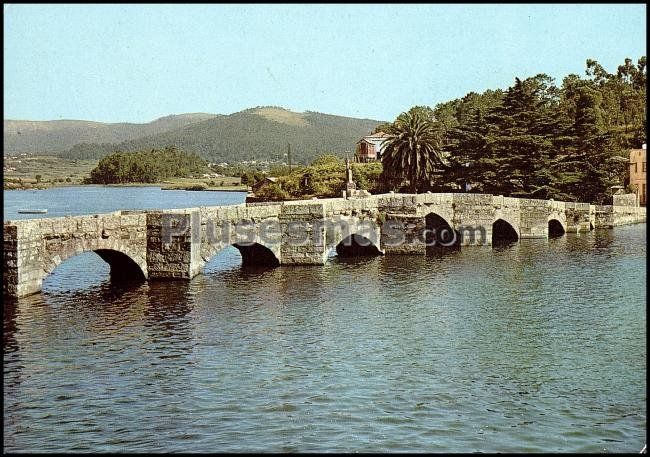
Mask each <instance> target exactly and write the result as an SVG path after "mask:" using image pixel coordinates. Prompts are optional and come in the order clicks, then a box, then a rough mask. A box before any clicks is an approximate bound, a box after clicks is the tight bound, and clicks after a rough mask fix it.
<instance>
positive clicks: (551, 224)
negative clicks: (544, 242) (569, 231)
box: [548, 219, 566, 238]
mask: <svg viewBox="0 0 650 457" xmlns="http://www.w3.org/2000/svg"><path fill="white" fill-rule="evenodd" d="M565 233H566V227H565V226H564V224H562V222H561V221H559V220H558V219H549V220H548V237H549V238H557V237H560V236H562V235H564V234H565Z"/></svg>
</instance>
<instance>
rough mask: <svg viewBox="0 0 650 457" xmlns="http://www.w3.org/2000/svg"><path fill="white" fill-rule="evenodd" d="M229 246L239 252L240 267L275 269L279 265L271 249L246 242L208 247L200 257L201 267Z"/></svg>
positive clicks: (275, 254) (276, 255)
mask: <svg viewBox="0 0 650 457" xmlns="http://www.w3.org/2000/svg"><path fill="white" fill-rule="evenodd" d="M229 246H232V247H234V248H236V249H237V250H238V251H239V254H240V255H241V258H242V266H245V267H248V266H264V267H277V266H279V265H280V260H279V259H278V254H277V253H276V252H274V251H273V250H272V249H271V248H269V247H267V246H265V245H263V244H261V243H257V242H247V243H232V244H224V245H222V246H214V245H212V246H210V249H209V251H208V252H207V253H204V254H203V255H202V260H203V265H202V267H205V265H206V264H207V263H209V262H210V261H211V260H212V259H213V258H214V257H215V256H217V255H218V254H219V253H220V252H221V251H223V250H224V249H225V248H227V247H229Z"/></svg>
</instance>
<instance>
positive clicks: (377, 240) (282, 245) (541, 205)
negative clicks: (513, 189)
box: [3, 193, 646, 297]
mask: <svg viewBox="0 0 650 457" xmlns="http://www.w3.org/2000/svg"><path fill="white" fill-rule="evenodd" d="M645 220H646V210H645V208H641V207H637V206H611V205H610V206H599V205H590V204H588V203H569V202H556V201H552V200H535V199H520V198H509V197H501V196H492V195H484V194H451V193H446V194H430V193H427V194H418V195H412V194H382V195H373V196H370V197H365V198H358V199H343V198H332V199H319V200H300V201H290V202H282V203H275V204H273V203H268V204H252V205H251V204H249V205H246V204H240V205H231V206H214V207H200V208H185V209H174V210H147V211H116V212H112V213H107V214H97V215H92V216H74V217H72V216H71V217H57V218H43V219H30V220H19V221H8V222H5V223H4V254H3V256H4V273H3V293H4V294H5V295H9V296H17V297H20V296H24V295H29V294H31V293H35V292H38V291H40V290H41V285H42V282H43V279H44V278H45V277H46V276H47V275H48V274H49V273H51V272H52V271H53V270H54V268H55V267H56V266H57V265H58V264H59V263H61V262H62V261H64V260H65V259H67V258H69V257H71V256H74V255H76V254H79V253H82V252H86V251H94V252H96V253H97V254H98V255H99V256H100V257H101V258H102V259H104V260H105V261H106V262H108V263H109V264H110V266H111V276H112V277H114V278H117V279H133V278H148V279H190V278H192V277H194V276H196V275H197V274H199V273H200V272H201V270H202V268H203V266H204V265H205V264H206V263H207V262H208V261H209V260H210V258H212V257H213V256H214V255H215V254H216V253H218V252H219V251H220V250H221V249H223V248H224V247H226V246H229V245H233V246H235V247H236V248H237V249H239V251H240V253H241V255H242V261H243V263H244V264H245V265H246V264H261V265H322V264H324V263H325V262H326V261H327V257H328V253H329V252H330V251H331V250H332V249H336V252H337V253H338V254H339V255H341V256H357V255H379V254H424V253H426V252H427V251H428V250H430V249H450V248H456V249H458V248H460V247H461V246H481V245H492V244H497V243H509V242H514V241H518V240H520V239H522V238H548V237H553V236H561V235H563V234H564V233H566V232H578V233H580V232H585V231H590V230H593V229H594V228H600V227H613V226H615V225H621V224H631V223H636V222H644V221H645Z"/></svg>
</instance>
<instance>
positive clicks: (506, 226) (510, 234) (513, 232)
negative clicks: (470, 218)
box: [492, 218, 519, 246]
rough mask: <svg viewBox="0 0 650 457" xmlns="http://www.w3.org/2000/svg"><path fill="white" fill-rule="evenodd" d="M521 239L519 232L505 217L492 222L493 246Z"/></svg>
mask: <svg viewBox="0 0 650 457" xmlns="http://www.w3.org/2000/svg"><path fill="white" fill-rule="evenodd" d="M516 241H519V232H517V229H515V227H514V226H513V225H512V224H511V223H510V222H508V221H506V220H505V219H502V218H499V219H497V220H495V221H494V222H493V223H492V246H495V245H496V246H503V245H506V244H510V243H514V242H516Z"/></svg>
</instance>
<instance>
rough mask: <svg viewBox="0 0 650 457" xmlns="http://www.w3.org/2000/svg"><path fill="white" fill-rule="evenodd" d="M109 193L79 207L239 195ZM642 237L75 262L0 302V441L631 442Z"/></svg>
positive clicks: (232, 445)
mask: <svg viewBox="0 0 650 457" xmlns="http://www.w3.org/2000/svg"><path fill="white" fill-rule="evenodd" d="M56 192H61V189H57V190H56V191H52V192H50V193H47V192H46V193H45V194H42V195H41V197H40V198H41V199H42V200H41V205H39V206H40V207H42V206H44V204H46V205H47V206H48V207H49V208H53V207H54V205H53V204H52V202H51V201H49V200H47V199H48V198H49V199H54V200H56V199H57V198H58V197H57V195H58V194H56ZM66 192H67V193H66ZM109 192H110V193H111V198H113V197H115V199H114V200H113V201H112V202H105V201H102V202H99V201H98V202H95V201H92V199H86V198H87V196H86V197H84V198H83V199H82V198H77V199H75V204H76V205H77V207H78V208H81V209H80V210H79V211H82V212H83V208H89V209H91V211H86V212H96V211H99V209H97V208H101V210H102V211H109V210H112V209H117V208H118V207H119V206H120V205H122V206H128V205H129V204H131V203H132V204H133V205H136V206H137V205H145V204H146V205H148V204H149V203H152V204H151V205H150V206H149V207H156V205H157V206H159V207H162V206H166V207H174V206H177V207H183V206H197V205H199V204H217V203H218V202H212V203H208V202H207V201H205V202H204V200H201V201H200V202H199V200H198V199H199V198H201V199H202V198H206V199H213V200H219V198H223V199H233V201H229V203H234V202H235V201H234V200H236V198H239V199H240V200H239V201H241V200H242V199H243V197H242V196H241V194H230V193H226V194H225V195H223V194H221V195H219V194H218V193H214V192H203V193H194V192H184V193H181V195H180V196H178V197H173V198H178V200H174V202H173V203H170V200H160V201H158V202H156V201H155V200H153V201H152V200H149V199H150V198H154V197H152V196H151V194H153V193H156V190H155V189H142V188H140V189H134V188H126V189H115V188H111V189H109ZM121 192H123V193H121ZM157 192H158V194H157V195H158V198H160V196H161V195H162V196H163V197H165V198H168V199H172V197H171V195H173V193H172V191H164V192H161V191H157ZM12 193H13V192H5V193H4V196H5V211H7V209H8V208H12V206H11V205H12V203H11V199H12V198H13V197H12V196H11V194H12ZM70 193H72V194H74V193H73V192H72V191H70V190H68V191H65V192H64V194H66V195H68V196H69V195H70ZM100 194H101V193H100ZM202 194H208V195H202ZM118 196H122V197H119V199H117V198H118ZM167 196H170V197H167ZM66 198H68V197H66ZM102 198H104V197H102ZM183 198H184V199H185V200H183ZM43 199H45V200H43ZM223 199H222V200H221V202H224V203H225V200H223ZM14 203H15V202H14ZM27 203H29V204H34V206H35V202H27ZM60 203H61V205H62V206H65V205H66V204H67V205H69V204H70V202H69V201H68V202H60ZM109 203H112V205H113V206H112V207H111V204H109ZM20 204H21V205H24V204H25V202H24V201H21V202H20ZM168 204H170V205H173V206H170V205H168ZM100 205H104V206H100ZM63 212H65V210H63ZM51 215H53V214H51ZM5 218H6V214H5ZM645 240H646V225H645V224H639V225H632V226H623V227H617V228H615V229H613V230H596V231H594V232H591V233H589V234H581V235H579V236H578V235H575V234H569V235H567V236H565V237H562V238H558V239H553V240H549V241H546V240H523V241H522V242H521V243H519V244H515V245H512V246H510V247H506V248H502V249H492V248H489V247H484V248H483V247H481V248H465V249H463V250H461V251H460V252H455V253H450V254H448V255H446V256H441V257H424V256H423V257H419V256H403V257H402V256H388V257H380V258H369V259H355V260H350V261H344V260H342V259H338V258H336V257H333V258H332V259H331V261H330V262H328V264H327V265H325V266H324V267H279V268H276V269H271V270H249V269H242V268H241V267H240V262H241V259H240V257H239V254H238V252H237V251H236V250H235V249H234V248H228V249H225V250H224V251H222V252H221V253H220V254H218V255H217V256H216V257H215V258H214V259H213V260H212V261H211V262H210V263H209V264H208V265H207V266H206V269H205V272H204V273H205V274H204V275H202V276H198V277H196V278H195V279H194V280H192V281H190V282H151V283H140V284H130V285H121V286H120V285H115V284H111V282H110V280H109V275H108V273H109V270H108V266H107V265H106V264H105V263H103V261H102V260H101V259H100V258H99V257H98V256H96V255H95V254H93V253H85V254H81V255H78V256H76V257H73V258H71V259H69V260H67V261H65V262H64V263H62V264H61V265H60V266H59V267H57V269H56V270H55V271H54V273H53V274H52V275H51V276H49V277H48V278H47V279H46V281H45V284H44V292H43V293H42V294H37V295H33V296H30V297H26V298H24V299H20V300H18V301H16V302H10V303H7V304H5V308H4V313H5V316H4V448H5V450H7V451H96V452H107V451H111V452H124V451H154V452H155V451H189V452H192V451H198V452H201V451H203V452H205V451H224V452H226V451H284V452H292V451H297V452H307V451H338V452H357V451H358V452H372V451H379V452H382V451H388V452H397V451H420V452H444V451H452V452H453V451H456V452H472V451H501V452H553V451H563V452H565V451H566V452H569V451H570V452H621V451H631V452H638V451H639V450H640V449H641V447H642V446H643V444H644V443H645V441H646V309H645V306H646V286H645V283H646V263H645V259H646V241H645Z"/></svg>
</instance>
